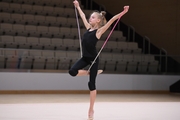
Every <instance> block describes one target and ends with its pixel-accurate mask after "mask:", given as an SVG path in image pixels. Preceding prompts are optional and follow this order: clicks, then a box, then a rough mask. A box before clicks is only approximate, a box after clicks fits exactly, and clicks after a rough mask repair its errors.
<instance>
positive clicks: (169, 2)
mask: <svg viewBox="0 0 180 120" xmlns="http://www.w3.org/2000/svg"><path fill="white" fill-rule="evenodd" d="M94 1H96V2H97V3H99V4H102V5H104V6H106V10H107V11H109V12H110V13H111V14H113V15H115V14H117V13H118V12H120V11H122V10H123V6H124V5H129V6H130V10H129V13H128V14H126V15H125V16H124V17H123V18H122V21H123V22H124V23H126V24H127V25H132V26H134V27H135V29H136V32H138V33H139V34H140V35H142V36H148V37H149V38H150V39H151V42H152V43H153V44H154V45H155V46H158V48H164V49H166V50H167V52H168V54H169V55H180V47H179V46H180V34H179V33H180V1H179V0H111V4H109V0H94ZM112 6H113V7H112ZM178 60H179V61H180V58H179V59H178Z"/></svg>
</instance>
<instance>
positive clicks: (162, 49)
mask: <svg viewBox="0 0 180 120" xmlns="http://www.w3.org/2000/svg"><path fill="white" fill-rule="evenodd" d="M162 51H164V52H165V58H166V59H165V60H166V62H165V73H167V64H168V62H167V50H165V49H164V48H161V52H162Z"/></svg>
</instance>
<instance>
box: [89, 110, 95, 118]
mask: <svg viewBox="0 0 180 120" xmlns="http://www.w3.org/2000/svg"><path fill="white" fill-rule="evenodd" d="M93 117H94V110H91V111H90V110H89V113H88V120H93Z"/></svg>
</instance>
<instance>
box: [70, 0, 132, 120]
mask: <svg viewBox="0 0 180 120" xmlns="http://www.w3.org/2000/svg"><path fill="white" fill-rule="evenodd" d="M73 3H74V6H75V7H76V8H77V9H78V12H79V14H80V16H81V19H82V20H83V23H84V25H85V27H86V29H87V31H86V32H85V33H84V35H83V39H82V51H83V56H82V58H81V59H80V60H78V61H77V62H76V63H75V64H74V65H73V66H72V68H71V69H70V70H69V74H70V75H71V76H83V75H89V76H90V78H89V82H88V87H89V90H90V106H89V111H88V120H93V115H94V102H95V99H96V76H97V74H99V73H101V72H102V71H98V64H99V59H97V60H96V61H95V63H94V64H93V65H92V67H91V69H90V72H88V71H87V70H82V69H83V68H84V67H86V66H87V65H91V63H92V62H93V61H94V59H95V57H96V55H97V52H96V43H97V41H98V40H99V39H100V38H101V36H102V34H103V33H104V32H105V31H106V30H107V29H108V28H109V27H110V26H111V24H112V23H113V22H114V21H115V20H117V19H118V18H119V17H122V16H123V15H124V14H125V13H126V12H128V9H129V6H125V7H124V10H123V11H122V12H121V13H119V14H117V15H115V16H114V17H113V18H111V19H110V20H109V21H108V22H107V23H106V19H105V12H93V13H92V14H91V16H90V18H89V21H87V19H86V16H85V14H84V13H83V11H82V10H81V8H80V6H79V2H78V1H77V0H74V2H73Z"/></svg>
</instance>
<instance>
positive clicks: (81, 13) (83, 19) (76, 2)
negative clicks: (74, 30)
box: [73, 0, 90, 29]
mask: <svg viewBox="0 0 180 120" xmlns="http://www.w3.org/2000/svg"><path fill="white" fill-rule="evenodd" d="M73 3H74V6H75V7H76V8H77V9H78V12H79V15H80V16H81V19H82V21H83V23H84V25H85V27H86V29H89V28H90V24H89V23H88V21H87V19H86V16H85V14H84V13H83V11H82V10H81V8H80V6H79V2H78V1H77V0H74V2H73Z"/></svg>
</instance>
